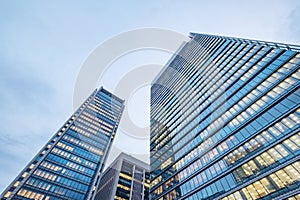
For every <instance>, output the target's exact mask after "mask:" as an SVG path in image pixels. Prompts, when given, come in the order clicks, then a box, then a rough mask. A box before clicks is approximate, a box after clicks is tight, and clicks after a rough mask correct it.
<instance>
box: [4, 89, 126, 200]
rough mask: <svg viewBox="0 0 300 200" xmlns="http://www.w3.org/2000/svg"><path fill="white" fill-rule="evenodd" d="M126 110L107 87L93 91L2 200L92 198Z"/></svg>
mask: <svg viewBox="0 0 300 200" xmlns="http://www.w3.org/2000/svg"><path fill="white" fill-rule="evenodd" d="M123 107H124V101H123V100H122V99H120V98H118V97H116V96H115V95H113V94H111V93H110V92H108V91H107V90H105V89H104V88H102V87H101V88H100V89H99V90H95V91H94V92H93V93H92V94H91V95H90V96H89V97H88V99H87V100H86V101H85V102H84V103H83V104H82V105H81V106H80V107H79V109H78V110H77V111H76V112H75V113H74V114H73V115H72V116H71V117H70V118H69V119H68V120H67V121H66V123H65V124H63V126H62V127H61V128H60V129H59V130H58V131H57V133H55V135H54V136H53V137H52V138H51V139H50V141H49V142H48V143H47V144H46V145H45V146H44V147H43V148H42V149H41V151H40V152H39V153H38V154H37V155H36V157H35V158H33V160H31V161H30V163H29V164H28V165H27V166H26V167H25V169H24V170H23V171H22V172H21V173H20V174H19V175H18V176H17V178H16V179H15V180H14V181H13V182H12V183H11V184H10V185H9V186H8V188H7V189H6V190H5V191H4V193H3V194H2V196H1V199H2V200H4V199H5V200H6V199H13V200H16V199H20V200H21V199H22V200H25V199H36V200H55V199H57V200H58V199H60V200H61V199H65V200H69V199H78V200H89V199H93V198H94V196H95V192H96V188H97V186H98V184H99V182H100V177H101V175H102V171H103V167H104V166H103V165H104V162H105V160H106V158H107V155H108V152H109V150H110V147H111V144H112V141H113V139H114V136H115V133H116V130H117V127H118V124H119V121H120V117H121V114H122V112H123Z"/></svg>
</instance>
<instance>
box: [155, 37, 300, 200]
mask: <svg viewBox="0 0 300 200" xmlns="http://www.w3.org/2000/svg"><path fill="white" fill-rule="evenodd" d="M190 38H191V39H190V41H189V42H187V43H184V44H182V46H181V47H180V48H179V49H178V51H177V52H176V54H174V56H173V57H172V58H171V60H170V61H169V62H168V63H167V65H166V66H165V67H164V68H163V70H162V71H161V72H160V74H159V75H158V76H157V77H156V79H155V80H154V81H153V83H152V87H151V131H150V132H151V136H150V138H151V141H150V150H151V152H150V162H151V170H150V179H151V184H150V197H151V199H159V200H161V199H166V200H169V199H190V200H194V199H196V200H197V199H222V200H232V199H288V198H289V199H296V198H299V193H300V161H299V158H300V156H299V153H300V150H299V149H300V134H299V131H300V128H299V125H300V53H299V52H300V47H299V46H295V45H286V44H279V43H272V42H263V41H256V40H247V39H240V38H231V37H223V36H214V35H206V34H195V33H191V34H190Z"/></svg>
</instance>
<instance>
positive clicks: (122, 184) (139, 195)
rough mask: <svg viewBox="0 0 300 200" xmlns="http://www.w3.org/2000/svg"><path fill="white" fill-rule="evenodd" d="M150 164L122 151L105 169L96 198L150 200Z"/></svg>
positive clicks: (96, 199) (99, 199)
mask: <svg viewBox="0 0 300 200" xmlns="http://www.w3.org/2000/svg"><path fill="white" fill-rule="evenodd" d="M149 184H150V180H149V165H148V164H146V163H144V162H142V161H140V160H138V159H136V158H134V157H132V156H130V155H127V154H125V153H121V154H120V155H119V156H118V157H117V158H116V159H115V160H114V161H113V162H112V163H111V165H110V166H109V167H108V168H107V169H106V170H105V171H104V173H103V175H102V177H101V181H100V184H99V186H98V189H97V194H96V198H95V200H112V199H115V200H148V199H149Z"/></svg>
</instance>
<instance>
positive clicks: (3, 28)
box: [0, 0, 300, 192]
mask: <svg viewBox="0 0 300 200" xmlns="http://www.w3.org/2000/svg"><path fill="white" fill-rule="evenodd" d="M299 19H300V2H299V1H297V0H285V1H283V0H282V1H279V0H266V1H260V0H252V1H238V0H236V1H233V0H229V1H220V0H219V1H217V0H210V1H204V0H201V1H196V0H195V1H192V0H187V1H177V0H173V1H171V0H161V1H155V0H154V1H147V2H146V1H138V0H132V1H89V2H88V3H87V2H85V1H71V0H70V1H67V0H65V1H58V0H53V1H47V2H46V1H30V0H28V1H21V0H18V1H17V0H15V1H1V2H0V76H1V79H0V89H1V95H0V102H1V104H0V110H1V115H0V126H1V129H0V160H1V165H0V192H2V191H3V190H4V188H5V187H6V186H7V185H8V184H9V183H10V182H11V181H12V180H13V179H14V178H15V176H16V175H17V174H18V173H19V172H20V171H21V170H22V169H23V168H24V166H25V165H26V164H27V163H28V162H29V161H30V160H31V158H32V157H33V156H34V155H35V153H37V151H38V150H39V149H40V148H41V147H42V146H43V145H44V144H45V143H46V142H47V140H48V139H49V138H50V137H51V136H52V134H53V133H54V132H55V131H56V130H57V129H58V128H59V127H60V125H61V124H62V123H63V122H64V121H65V120H66V118H67V117H68V116H69V115H71V113H72V109H73V108H72V106H73V104H72V103H73V102H72V100H73V99H72V98H73V90H74V84H75V81H76V77H77V75H78V73H79V70H80V67H81V65H82V63H83V62H84V61H85V59H86V58H87V57H88V55H89V54H90V53H91V52H92V51H93V50H94V49H95V48H96V47H97V46H98V45H99V44H101V43H102V42H104V41H106V40H107V39H109V38H111V37H112V36H114V35H117V34H119V33H121V32H125V31H130V30H132V29H137V28H145V27H158V28H162V29H170V30H174V31H177V32H179V33H182V34H184V35H187V34H188V33H189V32H200V33H211V34H220V35H228V36H237V37H243V38H252V39H260V40H269V41H278V42H285V43H292V44H300V27H299V25H298V24H299ZM149 55H151V56H145V53H144V54H143V56H141V55H139V54H136V55H134V54H133V55H131V57H129V58H130V59H128V58H127V60H126V66H129V65H130V60H135V59H138V60H139V61H140V63H139V64H141V62H143V61H145V62H146V63H149V62H150V60H155V62H156V63H160V64H161V65H163V64H164V63H165V62H166V59H167V58H168V57H169V55H168V54H165V53H159V52H149ZM115 65H122V63H121V62H120V61H119V62H118V63H116V64H115ZM111 79H112V80H110V81H114V82H117V81H118V80H114V77H113V76H112V78H111ZM107 81H108V82H109V80H108V79H107ZM104 84H105V82H104ZM108 85H109V83H108ZM104 86H105V85H104ZM108 89H110V88H109V86H108ZM141 94H143V93H141ZM138 99H139V98H138ZM139 103H142V102H139ZM145 106H147V102H145ZM145 112H146V111H145ZM144 121H145V120H144ZM116 139H117V138H116Z"/></svg>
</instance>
